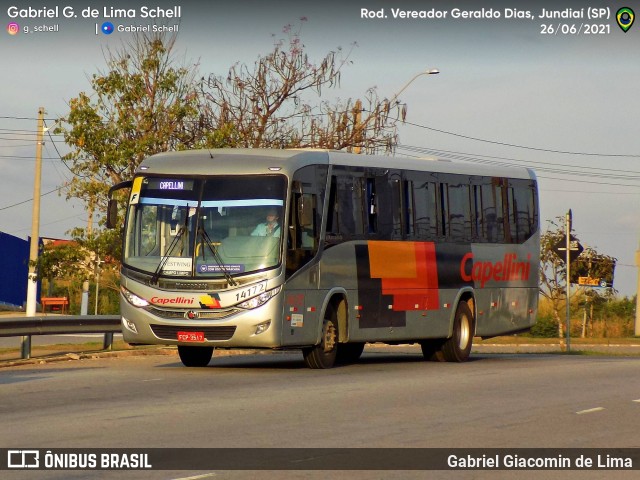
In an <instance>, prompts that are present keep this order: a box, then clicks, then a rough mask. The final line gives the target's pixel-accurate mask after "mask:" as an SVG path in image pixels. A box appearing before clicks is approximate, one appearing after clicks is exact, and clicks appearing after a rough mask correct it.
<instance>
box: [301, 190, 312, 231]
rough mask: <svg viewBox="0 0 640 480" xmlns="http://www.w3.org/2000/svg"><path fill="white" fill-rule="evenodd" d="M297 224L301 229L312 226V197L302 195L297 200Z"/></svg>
mask: <svg viewBox="0 0 640 480" xmlns="http://www.w3.org/2000/svg"><path fill="white" fill-rule="evenodd" d="M298 223H299V225H300V226H301V227H302V228H310V227H312V226H313V197H312V196H311V195H302V196H301V197H300V198H299V199H298Z"/></svg>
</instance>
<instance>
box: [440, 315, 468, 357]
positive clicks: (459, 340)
mask: <svg viewBox="0 0 640 480" xmlns="http://www.w3.org/2000/svg"><path fill="white" fill-rule="evenodd" d="M474 333H475V320H474V318H473V313H472V312H471V309H470V308H469V305H468V304H467V302H460V303H459V304H458V308H456V315H455V317H454V319H453V335H452V336H451V338H447V339H446V340H445V341H444V343H443V344H442V350H441V352H442V358H443V360H444V361H445V362H464V361H466V360H467V359H468V358H469V354H470V353H471V346H472V344H473V335H474Z"/></svg>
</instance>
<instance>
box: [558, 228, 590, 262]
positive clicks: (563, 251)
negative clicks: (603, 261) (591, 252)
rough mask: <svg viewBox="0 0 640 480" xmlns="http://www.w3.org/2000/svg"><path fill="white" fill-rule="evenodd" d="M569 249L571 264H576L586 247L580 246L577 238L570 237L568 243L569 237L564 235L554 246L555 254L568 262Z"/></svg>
mask: <svg viewBox="0 0 640 480" xmlns="http://www.w3.org/2000/svg"><path fill="white" fill-rule="evenodd" d="M567 245H568V247H567ZM567 248H568V249H569V263H572V262H574V261H575V260H576V259H577V258H578V256H580V254H581V253H582V251H583V250H584V247H583V246H582V245H580V242H579V241H578V239H577V238H576V237H574V236H573V235H569V242H567V235H563V236H562V239H561V240H560V241H559V242H558V243H556V244H555V245H554V246H553V253H555V254H556V255H557V256H558V257H559V258H560V260H562V261H563V262H566V261H567Z"/></svg>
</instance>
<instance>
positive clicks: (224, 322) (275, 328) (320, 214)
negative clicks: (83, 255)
mask: <svg viewBox="0 0 640 480" xmlns="http://www.w3.org/2000/svg"><path fill="white" fill-rule="evenodd" d="M121 188H130V194H129V202H128V207H127V216H126V221H125V224H124V245H123V258H122V278H121V285H122V288H121V291H122V297H121V314H122V330H123V334H124V339H125V340H126V341H127V342H129V343H132V344H166V345H177V346H178V352H179V354H180V359H181V360H182V362H183V363H184V364H185V365H187V366H194V367H195V366H206V365H207V364H208V363H209V361H210V360H211V356H212V354H213V350H214V348H251V349H260V348H265V349H301V350H302V352H303V355H304V360H305V363H306V364H307V365H308V366H309V367H311V368H330V367H332V366H333V365H334V364H335V363H345V362H353V361H356V360H357V359H358V358H359V356H360V354H361V353H362V350H363V348H364V345H365V343H366V342H383V343H388V344H404V343H419V344H420V345H421V347H422V351H423V353H424V356H425V357H426V358H428V359H433V360H440V361H454V362H460V361H464V360H466V359H467V358H468V356H469V353H470V351H471V344H472V340H473V337H474V336H480V337H491V336H496V335H502V334H506V333H512V332H517V331H523V330H527V329H529V328H530V327H531V326H532V325H533V324H534V322H535V319H536V309H537V299H538V265H539V250H540V238H539V220H538V194H537V186H536V179H535V175H534V173H533V172H532V171H531V170H528V169H525V168H500V167H485V166H479V165H475V164H462V163H453V162H448V161H439V160H436V159H410V158H398V157H386V156H369V155H355V154H348V153H342V152H333V151H325V150H306V149H305V150H262V149H215V150H200V151H188V152H170V153H163V154H159V155H154V156H151V157H149V158H147V159H146V160H144V161H143V162H142V164H141V165H140V166H139V168H138V170H137V171H136V174H135V177H134V178H133V179H132V180H130V181H127V182H123V183H121V184H118V185H116V186H114V187H112V188H111V192H110V195H111V194H112V193H113V192H115V191H116V190H119V189H121ZM116 212H117V205H116V204H115V200H113V199H112V200H110V205H109V215H108V217H109V218H108V224H109V225H110V226H112V227H113V226H115V223H116V222H115V214H116Z"/></svg>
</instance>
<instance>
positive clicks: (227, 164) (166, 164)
mask: <svg viewBox="0 0 640 480" xmlns="http://www.w3.org/2000/svg"><path fill="white" fill-rule="evenodd" d="M318 164H321V165H345V166H351V167H373V168H385V169H387V168H399V169H406V170H417V171H432V172H442V173H459V174H465V175H483V176H491V177H511V178H532V179H534V178H535V174H534V173H533V171H531V170H529V169H527V168H524V167H502V166H487V165H477V164H474V163H466V162H452V161H448V160H439V159H437V158H435V157H429V158H407V157H399V156H398V157H396V156H386V155H360V154H354V153H346V152H340V151H334V150H322V149H282V150H280V149H262V148H219V149H208V150H186V151H179V152H165V153H160V154H157V155H152V156H150V157H148V158H146V159H145V160H143V162H142V163H141V164H140V166H139V167H138V169H137V171H136V173H138V174H154V175H178V174H179V175H183V174H185V173H187V174H190V175H212V174H216V175H232V174H234V175H245V174H269V173H271V174H274V173H278V172H279V173H284V174H287V175H291V174H293V172H294V171H295V170H297V169H299V168H301V167H304V166H307V165H318Z"/></svg>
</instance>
